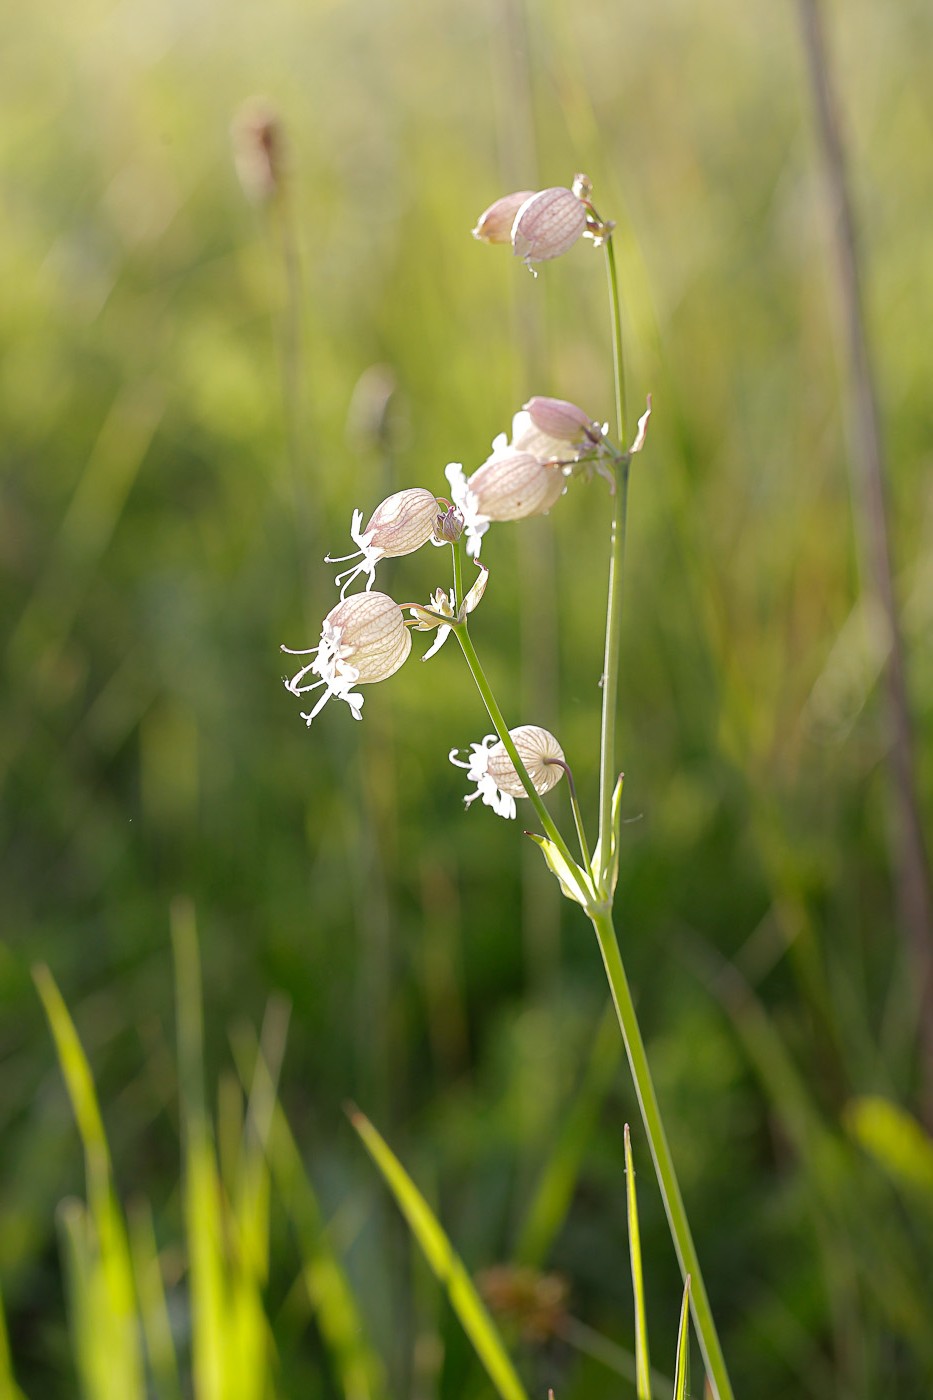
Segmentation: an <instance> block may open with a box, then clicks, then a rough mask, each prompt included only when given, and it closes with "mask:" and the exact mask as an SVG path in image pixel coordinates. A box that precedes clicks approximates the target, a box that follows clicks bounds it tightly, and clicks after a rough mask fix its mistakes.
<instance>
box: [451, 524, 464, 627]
mask: <svg viewBox="0 0 933 1400" xmlns="http://www.w3.org/2000/svg"><path fill="white" fill-rule="evenodd" d="M450 547H451V549H452V550H453V556H454V612H455V613H456V612H459V611H460V605H461V604H462V602H463V558H462V556H461V554H460V541H459V540H457V542H456V543H455V544H452V545H451V546H450Z"/></svg>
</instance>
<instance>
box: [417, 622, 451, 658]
mask: <svg viewBox="0 0 933 1400" xmlns="http://www.w3.org/2000/svg"><path fill="white" fill-rule="evenodd" d="M450 630H451V629H450V628H449V627H438V629H437V636H436V637H435V639H434V641H433V642H432V644H431V646H429V647H428V649H427V651H426V652H425V653H424V656H422V658H421V660H422V661H427V660H428V659H429V658H430V657H432V656H436V655H437V653H438V652H439V651H440V649H441V647H442V646H443V645H444V643H445V642H446V640H447V638H448V637H449V636H450Z"/></svg>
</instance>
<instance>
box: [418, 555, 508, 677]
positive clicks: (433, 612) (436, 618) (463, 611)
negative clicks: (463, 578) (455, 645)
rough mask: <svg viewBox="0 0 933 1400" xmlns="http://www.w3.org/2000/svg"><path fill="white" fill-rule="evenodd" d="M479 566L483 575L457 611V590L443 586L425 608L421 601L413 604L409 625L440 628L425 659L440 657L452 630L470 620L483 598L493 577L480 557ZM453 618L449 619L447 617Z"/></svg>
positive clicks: (432, 596) (428, 629)
mask: <svg viewBox="0 0 933 1400" xmlns="http://www.w3.org/2000/svg"><path fill="white" fill-rule="evenodd" d="M476 567H477V568H478V569H479V571H480V575H479V578H478V579H477V580H476V582H475V583H474V585H473V587H472V588H471V589H470V591H469V593H468V594H467V595H466V597H465V598H464V600H463V602H462V603H461V605H460V609H459V611H457V595H456V593H455V591H454V590H453V589H451V590H450V592H449V593H445V592H444V590H443V588H435V590H434V592H433V594H432V595H431V597H430V598H429V599H428V605H427V607H426V608H423V607H421V606H420V604H418V603H412V604H410V605H409V607H408V611H409V613H410V615H411V617H412V618H413V619H414V621H413V622H410V623H408V626H409V627H412V628H414V630H415V631H416V632H430V631H431V630H432V629H433V628H435V627H436V628H437V636H436V638H435V639H434V643H433V645H432V646H430V647H428V650H427V651H426V652H425V653H424V656H422V658H421V660H422V661H429V660H430V658H431V657H432V656H436V655H437V653H438V652H439V651H440V649H441V647H442V646H443V645H444V643H445V642H446V640H447V638H448V637H449V636H450V629H451V628H452V627H457V626H459V625H460V624H461V623H464V622H466V620H467V618H468V617H469V615H470V613H471V612H472V611H473V609H474V608H475V607H476V606H477V604H478V603H479V600H480V598H482V596H483V594H484V593H485V592H486V583H487V580H488V578H489V570H488V569H487V568H486V565H485V564H481V563H480V562H479V560H478V559H477V560H476ZM448 618H449V619H450V621H449V622H448V621H447V620H446V619H448Z"/></svg>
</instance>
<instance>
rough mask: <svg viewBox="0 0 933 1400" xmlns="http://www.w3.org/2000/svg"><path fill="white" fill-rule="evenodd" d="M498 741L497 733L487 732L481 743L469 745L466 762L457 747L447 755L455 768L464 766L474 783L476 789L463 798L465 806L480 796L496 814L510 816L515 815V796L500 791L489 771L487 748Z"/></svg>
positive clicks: (485, 804)
mask: <svg viewBox="0 0 933 1400" xmlns="http://www.w3.org/2000/svg"><path fill="white" fill-rule="evenodd" d="M498 743H499V739H498V736H497V735H495V734H487V735H486V737H485V739H484V740H483V741H482V743H481V744H471V745H470V757H469V759H468V760H467V762H464V761H463V759H462V758H460V757H459V753H460V750H459V749H451V751H450V753H449V754H448V757H449V759H450V761H451V763H453V764H455V765H456V767H457V768H465V769H466V770H467V777H468V778H469V780H470V782H471V783H475V784H476V791H475V792H471V793H470V794H469V795H468V796H467V797H465V798H464V799H463V805H464V806H465V807H469V805H470V803H471V802H475V801H476V799H477V798H478V797H481V798H482V799H483V805H484V806H485V807H491V808H492V810H493V811H494V812H495V813H496V815H497V816H499V817H506V818H512V817H514V816H515V798H514V797H512V796H511V795H510V794H509V793H507V792H501V791H500V789H499V786H498V784H497V783H496V780H495V778H493V777H492V776H491V775H490V772H489V750H490V748H494V747H495V746H496V745H497V744H498Z"/></svg>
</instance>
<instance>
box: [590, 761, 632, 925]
mask: <svg viewBox="0 0 933 1400" xmlns="http://www.w3.org/2000/svg"><path fill="white" fill-rule="evenodd" d="M624 781H625V774H624V773H620V774H619V778H618V781H617V783H616V785H615V788H614V789H613V793H612V805H611V807H610V809H609V819H610V830H609V866H608V869H607V870H606V883H605V888H604V890H603V893H604V894H605V895H607V896H609V897H610V898H611V896H612V895H614V894H615V889H616V884H617V883H618V879H619V833H620V831H621V829H622V784H623V783H624ZM602 844H603V838H602V833H600V837H599V840H598V841H597V842H596V848H595V850H594V851H593V861H592V865H591V869H592V874H593V883H594V884H595V886H596V888H597V889H599V888H600V885H601V879H602V877H601V873H600V867H601V865H602Z"/></svg>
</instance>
